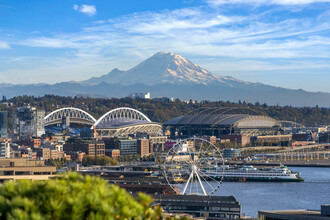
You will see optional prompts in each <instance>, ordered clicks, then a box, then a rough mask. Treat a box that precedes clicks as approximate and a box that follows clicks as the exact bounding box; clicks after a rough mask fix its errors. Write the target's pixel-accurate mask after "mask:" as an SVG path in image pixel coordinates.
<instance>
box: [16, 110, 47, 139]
mask: <svg viewBox="0 0 330 220" xmlns="http://www.w3.org/2000/svg"><path fill="white" fill-rule="evenodd" d="M44 117H45V111H44V110H40V109H37V108H34V107H30V106H22V107H19V108H18V109H17V110H16V111H14V112H13V128H12V134H13V136H16V137H18V138H17V139H27V138H30V137H32V136H34V137H40V136H41V135H43V134H44V133H45V130H44Z"/></svg>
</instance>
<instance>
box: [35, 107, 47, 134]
mask: <svg viewBox="0 0 330 220" xmlns="http://www.w3.org/2000/svg"><path fill="white" fill-rule="evenodd" d="M34 115H35V126H36V129H35V134H34V136H36V137H41V136H42V135H43V134H45V119H44V118H45V110H43V109H36V110H35V113H34Z"/></svg>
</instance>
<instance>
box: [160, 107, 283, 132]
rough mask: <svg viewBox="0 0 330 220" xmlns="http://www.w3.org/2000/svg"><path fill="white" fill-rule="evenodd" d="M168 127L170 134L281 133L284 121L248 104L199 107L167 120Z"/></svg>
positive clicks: (166, 127) (166, 126) (166, 125)
mask: <svg viewBox="0 0 330 220" xmlns="http://www.w3.org/2000/svg"><path fill="white" fill-rule="evenodd" d="M164 126H165V129H166V130H170V132H171V138H174V137H175V136H179V137H191V136H203V135H208V136H210V135H212V136H216V137H219V136H220V135H222V134H242V135H243V134H245V135H249V136H257V135H269V134H278V133H279V131H280V128H281V123H280V122H279V121H277V120H275V119H273V118H271V117H268V116H263V115H258V113H257V112H255V111H254V110H251V109H249V108H199V109H196V110H193V111H191V112H189V113H188V114H186V115H183V116H179V117H176V118H173V119H171V120H169V121H167V122H166V123H165V124H164Z"/></svg>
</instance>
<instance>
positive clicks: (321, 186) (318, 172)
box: [215, 167, 330, 217]
mask: <svg viewBox="0 0 330 220" xmlns="http://www.w3.org/2000/svg"><path fill="white" fill-rule="evenodd" d="M290 169H291V170H292V171H294V172H300V174H301V176H302V177H303V178H304V179H305V182H297V183H296V182H293V183H290V182H285V183H275V182H274V183H273V182H224V183H222V185H221V187H220V190H219V191H218V192H216V193H215V195H221V196H230V195H233V196H235V197H236V199H237V200H238V201H239V202H240V203H241V205H242V214H243V215H247V216H252V217H257V216H258V210H283V209H315V210H320V208H321V205H322V204H330V168H311V167H290Z"/></svg>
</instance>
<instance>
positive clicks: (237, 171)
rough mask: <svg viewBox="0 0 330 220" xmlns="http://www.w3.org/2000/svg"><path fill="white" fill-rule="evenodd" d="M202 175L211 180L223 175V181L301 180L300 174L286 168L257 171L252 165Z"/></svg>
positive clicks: (216, 169) (211, 169) (207, 170)
mask: <svg viewBox="0 0 330 220" xmlns="http://www.w3.org/2000/svg"><path fill="white" fill-rule="evenodd" d="M204 173H205V174H206V175H208V176H210V177H211V178H215V179H221V176H222V175H223V180H224V181H242V182H245V181H270V182H302V181H304V179H303V178H301V177H300V173H298V172H292V171H291V170H289V169H288V168H287V167H286V166H283V165H281V166H280V167H275V168H262V169H257V168H255V167H253V166H252V165H245V166H243V167H241V168H235V167H229V168H228V166H227V167H225V169H221V168H209V169H206V170H204Z"/></svg>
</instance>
